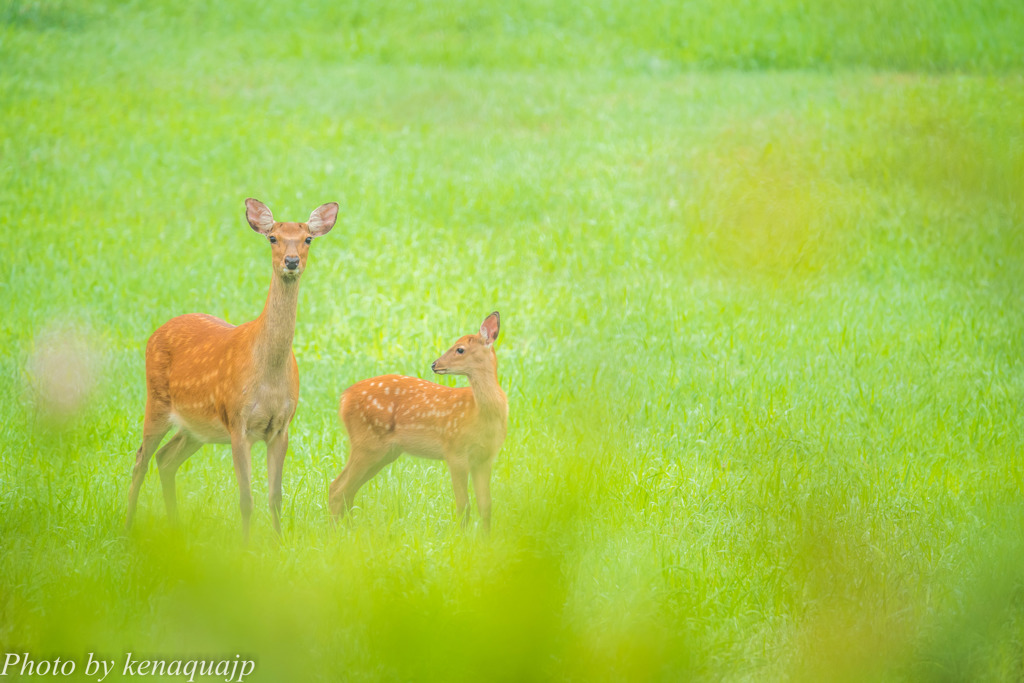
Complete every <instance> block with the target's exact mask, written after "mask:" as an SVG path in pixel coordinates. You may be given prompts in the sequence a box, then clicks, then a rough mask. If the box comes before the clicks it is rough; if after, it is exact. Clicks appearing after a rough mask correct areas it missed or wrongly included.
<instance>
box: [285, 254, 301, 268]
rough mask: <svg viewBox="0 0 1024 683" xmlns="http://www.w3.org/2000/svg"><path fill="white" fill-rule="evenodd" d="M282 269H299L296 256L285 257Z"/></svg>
mask: <svg viewBox="0 0 1024 683" xmlns="http://www.w3.org/2000/svg"><path fill="white" fill-rule="evenodd" d="M284 267H285V268H287V269H288V270H295V269H296V268H298V267H299V257H298V256H285V257H284Z"/></svg>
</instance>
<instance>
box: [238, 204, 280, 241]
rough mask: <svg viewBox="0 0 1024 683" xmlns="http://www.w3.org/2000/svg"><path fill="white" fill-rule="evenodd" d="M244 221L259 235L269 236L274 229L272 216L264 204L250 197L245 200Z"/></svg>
mask: <svg viewBox="0 0 1024 683" xmlns="http://www.w3.org/2000/svg"><path fill="white" fill-rule="evenodd" d="M245 220H247V221H249V225H251V226H252V229H253V230H255V231H256V232H258V233H260V234H261V235H266V234H269V233H270V231H271V229H273V227H274V214H272V213H270V209H268V208H267V205H266V204H264V203H263V202H261V201H260V200H258V199H253V198H252V197H250V198H249V199H246V200H245Z"/></svg>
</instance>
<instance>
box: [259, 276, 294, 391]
mask: <svg viewBox="0 0 1024 683" xmlns="http://www.w3.org/2000/svg"><path fill="white" fill-rule="evenodd" d="M298 306H299V281H298V278H295V279H292V280H285V279H284V278H283V277H281V276H280V275H277V274H276V273H275V274H274V275H273V277H272V278H271V280H270V293H269V294H268V295H267V303H266V305H264V307H263V312H262V313H261V314H260V317H259V318H257V319H256V321H255V322H256V332H255V339H254V344H253V345H254V347H255V356H256V362H257V363H258V364H259V365H261V366H262V367H263V368H264V369H265V370H266V371H267V372H275V371H281V370H283V369H284V368H286V367H288V363H289V362H290V360H291V355H292V338H293V337H294V336H295V316H296V312H297V311H298Z"/></svg>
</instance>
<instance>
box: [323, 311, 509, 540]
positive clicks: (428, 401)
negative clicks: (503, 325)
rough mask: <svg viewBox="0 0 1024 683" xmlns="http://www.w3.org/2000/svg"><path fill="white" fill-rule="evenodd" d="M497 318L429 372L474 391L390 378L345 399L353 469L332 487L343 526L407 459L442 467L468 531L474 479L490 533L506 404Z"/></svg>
mask: <svg viewBox="0 0 1024 683" xmlns="http://www.w3.org/2000/svg"><path fill="white" fill-rule="evenodd" d="M498 328H499V316H498V312H497V311H495V312H494V313H491V314H490V315H489V316H487V319H486V320H484V322H483V324H482V325H481V326H480V333H479V334H471V335H466V336H464V337H462V338H461V339H459V340H458V341H457V342H455V345H454V346H452V347H451V348H450V349H448V351H446V352H445V354H444V355H443V356H441V357H440V358H438V359H437V360H436V361H434V363H433V364H432V365H431V366H430V367H431V369H432V370H433V371H434V372H436V373H437V374H439V375H466V376H467V377H468V378H469V385H470V386H469V387H468V388H453V387H446V386H442V385H440V384H435V383H433V382H428V381H426V380H423V379H419V378H417V377H403V376H401V375H384V376H382V377H373V378H371V379H365V380H363V381H361V382H357V383H356V384H353V385H352V386H351V387H349V388H348V389H346V390H345V393H344V394H342V396H341V406H340V408H339V411H338V412H339V415H340V417H341V419H342V421H343V422H344V423H345V429H346V431H347V432H348V436H349V442H350V453H349V457H348V462H347V463H346V464H345V467H344V468H343V469H342V471H341V474H339V475H338V477H337V479H335V480H334V481H333V482H332V483H331V486H330V491H329V501H328V502H329V507H330V511H331V514H332V515H334V517H335V518H336V519H337V518H338V517H340V516H341V515H343V514H344V513H345V511H346V510H347V509H348V506H350V505H351V504H352V501H353V499H354V498H355V495H356V492H357V491H358V490H359V487H361V486H362V485H363V484H365V483H366V482H368V481H369V480H370V479H372V478H373V477H374V476H375V475H376V474H377V473H378V472H380V471H381V470H382V469H383V468H384V467H385V466H386V465H388V464H389V463H391V462H393V461H394V460H395V459H396V458H398V456H399V455H401V454H402V453H409V454H410V455H416V456H419V457H423V458H434V459H440V460H444V461H445V463H446V464H447V465H448V471H449V472H450V473H451V477H452V486H453V488H454V489H455V506H456V510H457V511H458V515H459V517H460V518H461V519H462V523H463V524H466V522H467V517H466V505H467V503H468V502H469V491H468V485H467V478H468V476H470V475H471V476H472V478H473V490H474V493H475V494H476V505H477V510H478V511H479V513H480V519H481V522H482V524H483V527H484V529H485V530H486V529H489V528H490V523H491V490H490V487H491V483H490V482H491V466H492V464H493V463H494V458H495V456H497V454H498V451H499V450H500V449H501V444H502V442H503V441H504V440H505V430H506V425H507V422H508V400H507V399H506V397H505V392H504V391H502V390H501V385H499V384H498V358H497V356H496V355H495V353H494V346H493V344H494V340H495V339H497V338H498Z"/></svg>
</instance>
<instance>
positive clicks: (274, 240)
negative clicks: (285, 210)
mask: <svg viewBox="0 0 1024 683" xmlns="http://www.w3.org/2000/svg"><path fill="white" fill-rule="evenodd" d="M267 239H268V240H270V243H271V244H277V238H276V237H274V236H273V235H271V236H270V237H268V238H267Z"/></svg>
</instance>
